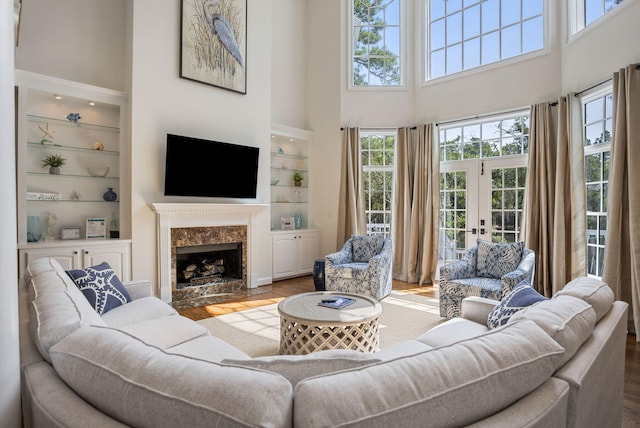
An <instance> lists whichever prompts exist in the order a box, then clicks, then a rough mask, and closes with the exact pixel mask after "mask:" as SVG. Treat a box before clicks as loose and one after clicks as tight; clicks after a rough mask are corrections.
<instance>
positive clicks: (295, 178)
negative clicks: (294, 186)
mask: <svg viewBox="0 0 640 428" xmlns="http://www.w3.org/2000/svg"><path fill="white" fill-rule="evenodd" d="M302 180H304V177H303V176H302V174H301V173H299V172H295V173H294V174H293V181H302Z"/></svg>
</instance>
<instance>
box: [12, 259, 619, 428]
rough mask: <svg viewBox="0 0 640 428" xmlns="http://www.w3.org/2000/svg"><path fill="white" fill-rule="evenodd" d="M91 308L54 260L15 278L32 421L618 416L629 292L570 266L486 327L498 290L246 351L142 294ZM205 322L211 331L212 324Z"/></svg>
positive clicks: (413, 422) (571, 423)
mask: <svg viewBox="0 0 640 428" xmlns="http://www.w3.org/2000/svg"><path fill="white" fill-rule="evenodd" d="M125 286H126V287H127V290H128V292H129V294H130V296H131V298H132V301H131V302H129V303H126V304H124V305H121V306H119V307H116V308H114V309H112V310H110V311H109V312H106V313H105V314H103V315H102V316H100V315H98V314H97V312H96V311H95V310H94V309H93V307H92V306H91V305H90V304H89V303H88V300H87V299H86V298H85V297H84V295H83V294H82V293H81V292H80V291H79V290H78V288H77V287H76V285H75V284H74V282H73V281H72V280H71V279H70V277H69V276H68V275H67V274H66V273H65V272H64V270H63V269H62V268H61V267H60V265H59V264H58V263H57V262H56V261H55V260H53V259H46V258H45V259H40V260H37V261H35V262H33V263H31V264H30V265H29V266H28V268H27V273H26V275H25V278H23V279H22V281H21V285H20V288H21V290H20V299H21V307H20V309H21V326H20V328H21V357H22V361H21V370H22V382H23V383H22V385H23V386H22V389H23V415H24V425H25V426H27V427H50V426H51V427H63V426H64V427H87V426H91V427H122V426H148V427H172V426H185V427H187V426H188V427H205V426H218V427H227V426H234V427H235V426H237V427H258V426H265V427H291V426H299V427H305V428H306V427H320V426H350V427H389V426H398V427H405V426H406V427H410V426H415V427H430V426H433V427H436V426H437V427H440V426H442V427H444V426H447V427H454V426H471V427H476V428H478V427H510V428H511V427H525V426H526V427H545V428H548V427H586V426H598V427H616V426H618V427H619V426H620V425H621V418H622V416H621V415H622V402H623V400H622V394H623V379H624V352H625V341H626V326H627V310H628V307H627V304H626V303H623V302H619V301H614V297H613V293H612V291H611V289H610V288H609V287H608V286H607V285H606V284H603V283H601V282H599V281H597V280H593V279H589V278H579V279H576V280H574V281H572V282H571V283H569V284H567V286H566V287H565V288H564V290H562V291H561V292H559V293H558V294H557V295H556V296H554V297H553V298H552V299H549V300H545V301H542V302H539V303H536V304H534V305H532V306H529V307H526V308H525V309H522V310H520V311H517V312H516V313H515V314H513V315H512V316H511V317H510V319H509V320H508V322H507V323H506V324H505V325H504V326H501V327H497V328H493V329H489V328H488V327H487V316H488V314H489V312H490V311H491V310H492V308H494V307H495V305H496V304H497V303H498V302H495V301H492V300H488V299H483V298H468V299H465V300H464V302H463V304H462V313H461V316H460V317H457V318H454V319H452V320H449V321H446V322H444V323H442V324H440V325H438V326H437V327H435V328H434V329H431V330H429V331H427V332H425V333H424V334H423V335H421V336H420V337H418V338H416V339H415V340H409V341H406V342H402V343H399V344H397V345H394V346H392V347H389V348H386V349H383V350H382V351H380V352H378V353H376V354H371V355H365V354H361V353H357V352H355V351H348V350H332V351H322V352H319V353H315V354H310V355H306V356H298V357H296V356H272V357H261V358H250V357H249V356H247V355H246V354H245V353H244V352H242V351H240V350H238V349H236V348H234V347H232V346H230V345H229V344H227V343H225V342H224V341H222V340H220V339H218V338H216V337H215V336H213V335H211V334H210V332H209V331H208V330H206V329H205V328H203V327H202V326H201V325H200V324H198V323H196V322H193V321H191V320H188V319H186V318H183V317H181V316H180V315H178V314H177V313H176V312H175V310H174V309H172V308H171V307H170V306H169V305H167V304H166V303H163V302H162V301H160V300H159V299H157V298H155V297H152V296H151V291H152V290H151V286H150V284H149V283H146V282H139V283H131V284H125ZM214 333H215V332H214Z"/></svg>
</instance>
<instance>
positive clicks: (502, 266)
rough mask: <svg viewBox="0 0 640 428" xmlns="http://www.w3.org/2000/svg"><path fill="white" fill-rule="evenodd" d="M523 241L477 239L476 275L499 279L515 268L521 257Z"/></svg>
mask: <svg viewBox="0 0 640 428" xmlns="http://www.w3.org/2000/svg"><path fill="white" fill-rule="evenodd" d="M523 248H524V242H522V241H521V242H513V243H510V244H497V243H494V242H488V241H483V240H482V239H478V265H477V267H476V276H480V277H485V278H496V279H500V278H502V277H503V276H504V275H506V274H508V273H509V272H512V271H514V270H516V268H517V267H518V265H519V264H520V260H521V259H522V250H523Z"/></svg>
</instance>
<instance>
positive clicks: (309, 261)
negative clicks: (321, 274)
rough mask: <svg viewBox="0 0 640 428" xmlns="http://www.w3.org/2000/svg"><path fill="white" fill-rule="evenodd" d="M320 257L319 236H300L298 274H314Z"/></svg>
mask: <svg viewBox="0 0 640 428" xmlns="http://www.w3.org/2000/svg"><path fill="white" fill-rule="evenodd" d="M317 257H318V234H317V233H315V232H304V233H300V234H299V235H298V273H299V274H303V273H312V272H313V265H314V263H315V261H316V258H317Z"/></svg>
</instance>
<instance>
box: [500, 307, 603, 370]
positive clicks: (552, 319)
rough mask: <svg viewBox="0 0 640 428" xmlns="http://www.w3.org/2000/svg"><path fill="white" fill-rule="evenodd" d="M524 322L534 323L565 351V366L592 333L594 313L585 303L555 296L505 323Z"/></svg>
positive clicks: (520, 312) (526, 309)
mask: <svg viewBox="0 0 640 428" xmlns="http://www.w3.org/2000/svg"><path fill="white" fill-rule="evenodd" d="M523 320H532V321H535V322H536V324H538V325H539V326H540V327H541V328H542V329H543V330H544V331H546V332H547V334H548V335H549V336H551V337H553V338H554V339H555V341H556V342H558V343H559V344H560V345H561V346H562V347H563V348H564V349H565V354H564V356H563V358H562V363H563V364H564V363H565V362H567V361H569V360H570V359H571V358H572V357H573V356H574V354H575V353H576V352H577V351H578V349H579V348H580V347H581V346H582V344H583V343H584V342H585V341H586V340H587V339H588V338H589V336H591V333H593V328H594V327H595V325H596V313H595V311H594V310H593V308H592V307H591V305H590V304H588V303H587V302H585V301H584V300H581V299H578V298H576V297H571V296H558V297H555V298H553V299H549V300H544V301H541V302H538V303H536V304H534V305H532V306H529V307H527V308H524V309H522V310H521V311H518V312H517V313H516V314H514V315H513V316H512V317H511V318H510V319H509V321H508V323H511V322H518V321H523Z"/></svg>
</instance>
